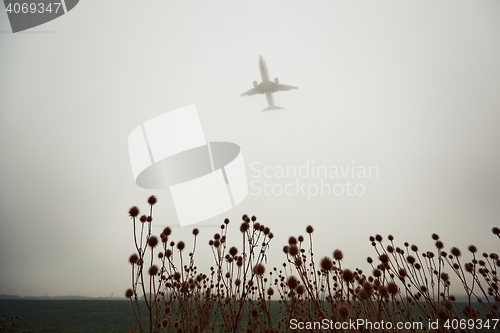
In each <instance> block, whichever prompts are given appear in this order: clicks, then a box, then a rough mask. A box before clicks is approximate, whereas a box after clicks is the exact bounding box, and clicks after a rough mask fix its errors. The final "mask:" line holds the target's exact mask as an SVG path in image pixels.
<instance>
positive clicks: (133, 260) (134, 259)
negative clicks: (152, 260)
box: [128, 253, 139, 265]
mask: <svg viewBox="0 0 500 333" xmlns="http://www.w3.org/2000/svg"><path fill="white" fill-rule="evenodd" d="M138 260H139V256H138V255H137V254H136V253H134V254H132V255H131V256H130V257H129V258H128V262H129V263H130V264H131V265H133V264H135V263H137V261H138Z"/></svg>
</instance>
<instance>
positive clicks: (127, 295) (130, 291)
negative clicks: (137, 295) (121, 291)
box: [125, 288, 134, 298]
mask: <svg viewBox="0 0 500 333" xmlns="http://www.w3.org/2000/svg"><path fill="white" fill-rule="evenodd" d="M132 296H134V291H133V290H132V289H130V288H129V289H127V291H126V292H125V297H127V298H130V297H132Z"/></svg>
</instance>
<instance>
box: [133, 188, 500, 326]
mask: <svg viewBox="0 0 500 333" xmlns="http://www.w3.org/2000/svg"><path fill="white" fill-rule="evenodd" d="M155 204H156V198H155V197H154V196H151V197H150V198H149V199H148V205H149V209H148V215H141V216H139V209H138V208H137V207H132V208H130V210H129V215H130V217H131V219H132V224H133V226H132V227H133V242H134V246H135V250H136V252H135V253H134V254H132V255H131V256H130V257H129V263H130V264H131V288H130V289H128V290H127V291H126V293H125V295H126V297H128V298H129V299H130V302H131V305H132V309H133V313H134V316H135V318H136V321H137V327H136V330H137V331H138V332H151V333H152V332H179V333H180V332H184V333H188V332H193V333H195V332H248V333H250V332H291V331H294V330H293V328H294V327H292V326H291V325H290V323H291V321H292V320H294V321H295V322H301V323H307V322H322V320H323V319H325V320H328V321H331V323H348V322H352V321H356V320H357V319H360V318H362V319H365V320H366V321H368V322H371V323H377V322H378V323H380V322H382V321H384V322H386V323H387V322H391V323H397V322H406V323H409V322H422V323H424V325H427V323H428V322H429V321H432V322H437V323H438V326H437V327H433V328H427V330H428V331H431V332H454V331H463V332H472V331H478V327H479V324H481V325H484V324H485V323H487V322H488V323H489V326H490V329H493V325H494V324H497V326H496V329H498V328H500V325H499V324H498V323H497V322H495V320H497V319H498V318H500V316H499V305H500V294H499V288H498V284H499V281H498V277H497V267H500V259H499V257H498V255H497V254H496V253H489V254H488V253H482V254H480V253H479V252H478V250H477V248H476V247H475V246H474V245H471V246H469V248H468V251H467V255H465V254H464V255H462V252H461V251H460V250H459V249H458V248H456V247H452V248H451V249H450V251H449V253H448V252H446V251H445V246H444V243H443V241H442V240H441V238H440V237H439V236H438V235H436V234H433V235H432V239H433V242H434V247H433V248H432V249H431V250H424V251H422V250H419V248H418V246H416V245H411V246H410V245H409V244H408V243H404V244H403V245H402V246H401V247H399V246H398V245H397V244H396V243H395V240H394V237H393V236H391V235H389V236H388V237H387V240H384V239H383V237H382V236H380V235H376V236H372V237H370V241H371V243H372V246H373V249H374V251H375V253H376V257H375V258H374V259H373V258H371V257H368V258H367V261H368V263H369V264H370V265H371V267H372V271H371V272H369V273H368V272H363V271H362V270H361V269H355V270H350V269H348V268H346V267H343V265H342V262H343V259H344V254H343V252H342V251H341V250H339V249H336V250H334V251H333V252H332V256H331V257H328V256H326V257H322V258H316V257H315V256H314V251H313V233H314V228H313V227H312V226H307V227H306V230H305V231H306V236H305V237H304V236H302V235H300V236H297V237H294V236H291V237H289V239H288V244H287V245H285V246H284V247H283V253H284V258H285V262H284V263H283V265H282V266H281V267H279V268H278V267H274V268H272V269H269V268H268V267H266V262H267V260H266V259H267V253H268V251H269V244H270V242H271V241H272V239H273V233H272V232H271V230H270V229H269V228H268V227H266V226H265V225H263V224H261V223H259V222H258V221H257V218H256V217H254V216H253V217H248V216H247V215H243V217H242V222H241V224H240V225H239V230H240V232H241V239H240V240H236V242H235V243H230V242H229V239H228V235H227V231H228V229H229V228H230V227H232V225H231V223H230V221H229V220H228V219H225V220H224V223H223V224H221V226H220V230H219V232H217V233H215V234H214V236H213V238H212V239H211V240H210V241H209V243H208V247H209V251H210V252H211V254H212V257H213V266H212V267H211V268H210V272H206V273H202V272H199V271H198V269H197V266H196V265H195V253H196V251H197V249H198V247H199V246H200V245H199V244H198V242H197V236H198V234H199V230H198V229H196V228H195V229H193V238H192V242H190V245H187V244H186V243H185V242H184V241H178V242H174V241H172V240H171V239H170V238H171V236H172V230H171V229H170V228H169V227H166V228H165V229H164V230H163V231H162V233H161V234H160V235H158V236H156V235H153V234H152V232H151V224H152V221H153V217H152V216H153V206H154V205H155ZM492 232H493V234H494V235H496V236H497V237H498V238H500V230H499V229H498V228H493V229H492ZM204 251H206V245H205V249H204ZM466 256H467V259H466V258H465V257H466ZM452 276H454V277H455V279H456V281H459V283H460V284H461V287H462V288H463V293H464V294H465V295H466V302H465V304H462V305H461V304H459V303H458V302H457V301H456V297H454V296H453V295H452V294H451V292H450V286H451V281H452V280H453V279H452ZM142 301H143V302H144V304H145V309H146V311H147V313H146V316H144V315H145V314H144V313H142V314H141V311H144V308H143V307H142V308H141V304H142ZM276 303H278V304H279V306H275V304H276ZM273 304H274V305H273ZM144 317H146V318H147V321H146V322H145V321H144V320H143V318H144ZM453 320H454V321H453ZM464 325H465V326H464ZM295 328H296V327H295ZM367 328H368V327H367V326H361V327H357V328H356V330H352V329H351V328H347V329H340V330H339V329H335V328H334V327H333V326H332V327H328V328H325V327H321V328H320V327H311V328H310V329H309V330H303V331H307V332H326V331H332V332H333V331H335V332H338V331H349V332H351V331H361V332H362V331H367ZM425 328H426V326H424V329H425ZM455 328H457V330H455ZM378 331H379V332H398V331H401V330H398V329H397V328H396V327H394V326H393V327H391V328H388V327H383V328H381V329H379V330H378ZM404 331H415V332H416V331H418V328H415V327H413V328H411V329H408V330H404ZM479 331H481V330H479Z"/></svg>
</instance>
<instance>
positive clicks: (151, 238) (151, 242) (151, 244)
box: [148, 236, 158, 248]
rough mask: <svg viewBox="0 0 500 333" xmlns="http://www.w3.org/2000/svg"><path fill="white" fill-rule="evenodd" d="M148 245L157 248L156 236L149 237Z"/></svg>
mask: <svg viewBox="0 0 500 333" xmlns="http://www.w3.org/2000/svg"><path fill="white" fill-rule="evenodd" d="M148 245H149V246H150V247H151V248H155V246H156V245H158V237H156V236H151V237H149V239H148Z"/></svg>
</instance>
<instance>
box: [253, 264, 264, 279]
mask: <svg viewBox="0 0 500 333" xmlns="http://www.w3.org/2000/svg"><path fill="white" fill-rule="evenodd" d="M265 272H266V267H265V266H264V265H263V264H261V263H258V264H257V265H255V267H254V268H253V273H254V274H255V275H258V276H263V275H264V273H265Z"/></svg>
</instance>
